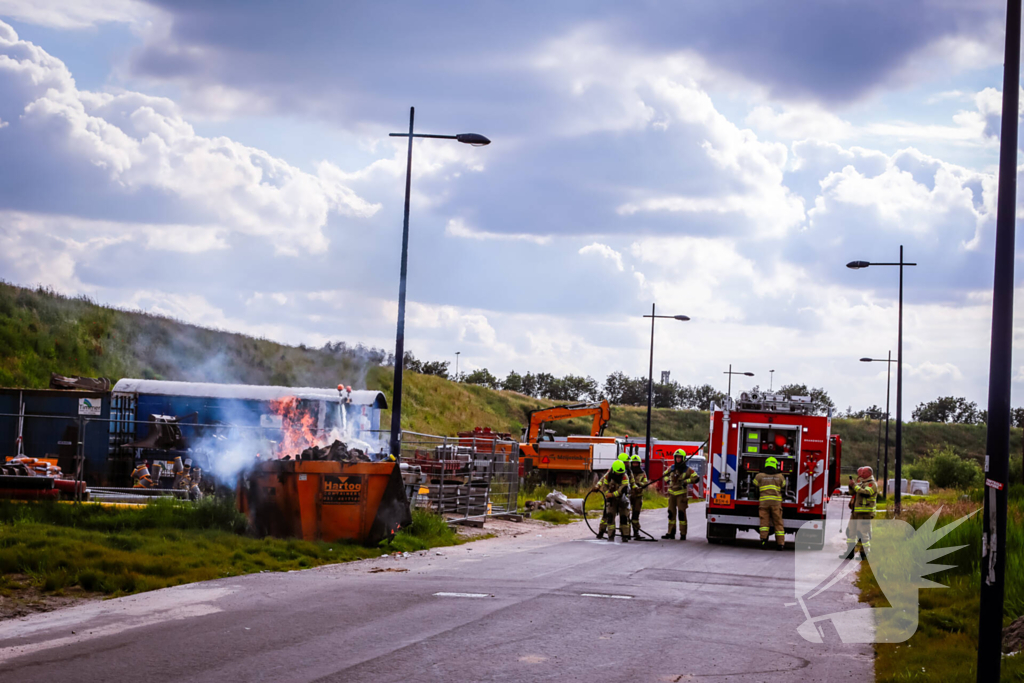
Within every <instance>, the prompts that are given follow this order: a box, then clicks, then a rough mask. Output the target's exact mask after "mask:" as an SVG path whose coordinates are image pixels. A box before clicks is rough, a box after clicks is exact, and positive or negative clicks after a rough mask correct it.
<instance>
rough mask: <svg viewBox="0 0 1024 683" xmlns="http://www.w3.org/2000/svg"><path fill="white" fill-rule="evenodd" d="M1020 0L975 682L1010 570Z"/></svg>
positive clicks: (995, 295) (995, 653)
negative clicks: (1008, 514)
mask: <svg viewBox="0 0 1024 683" xmlns="http://www.w3.org/2000/svg"><path fill="white" fill-rule="evenodd" d="M1020 13H1021V0H1007V3H1006V45H1005V49H1006V53H1005V56H1004V57H1003V118H1002V122H1001V130H1000V139H999V194H998V196H997V198H996V250H995V264H996V266H995V276H994V278H993V285H992V351H991V354H992V355H991V356H990V359H989V370H988V435H987V439H986V441H987V443H986V450H985V452H986V455H985V488H984V492H985V511H984V517H983V518H982V532H981V610H980V613H979V615H978V683H988V682H989V681H998V680H999V669H1000V667H1001V665H1002V657H1003V653H1002V649H1003V599H1004V594H1003V576H1004V573H1005V571H1006V489H1007V486H1008V485H1009V481H1008V479H1009V477H1008V474H1009V468H1010V377H1011V375H1012V374H1013V259H1014V230H1015V227H1016V226H1015V218H1016V216H1015V213H1016V210H1017V116H1018V113H1017V112H1018V107H1019V104H1020V103H1019V100H1020V97H1019V91H1020Z"/></svg>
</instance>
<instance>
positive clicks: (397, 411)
mask: <svg viewBox="0 0 1024 683" xmlns="http://www.w3.org/2000/svg"><path fill="white" fill-rule="evenodd" d="M415 117H416V107H409V132H408V133H391V134H390V137H393V138H405V137H407V138H409V154H408V156H407V159H406V166H405V220H404V221H403V223H402V268H401V274H400V275H399V279H398V333H397V334H396V336H395V386H394V394H393V396H392V397H391V454H392V455H394V456H395V457H396V458H397V457H398V456H400V455H401V454H402V443H401V440H402V369H403V367H404V366H405V281H406V276H407V275H408V270H409V268H408V266H409V195H410V191H411V189H412V141H413V138H440V139H444V140H458V141H459V142H464V143H466V144H467V145H473V146H474V147H482V146H483V145H489V144H490V143H491V141H490V140H488V139H487V138H485V137H484V136H483V135H478V134H476V133H460V134H459V135H425V134H423V133H413V121H414V119H415Z"/></svg>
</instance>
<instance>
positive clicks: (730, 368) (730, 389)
mask: <svg viewBox="0 0 1024 683" xmlns="http://www.w3.org/2000/svg"><path fill="white" fill-rule="evenodd" d="M722 374H724V375H729V388H728V389H727V390H726V392H725V393H726V395H727V396H728V402H729V403H732V376H733V375H743V376H744V377H753V376H754V373H752V372H733V371H732V363H729V370H728V371H727V372H724V373H722ZM730 408H731V406H728V405H727V406H726V410H728V409H730Z"/></svg>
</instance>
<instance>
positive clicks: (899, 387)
mask: <svg viewBox="0 0 1024 683" xmlns="http://www.w3.org/2000/svg"><path fill="white" fill-rule="evenodd" d="M916 265H917V264H916V263H907V262H905V261H904V260H903V245H902V244H901V245H900V260H899V263H871V262H868V261H850V262H849V263H847V264H846V267H847V268H852V269H854V270H860V269H861V268H867V267H868V266H899V269H900V298H899V313H898V318H899V322H898V326H897V332H896V473H895V480H894V482H893V488H894V489H895V491H894V494H895V496H894V503H893V509H894V510H895V513H896V516H897V517H898V516H899V515H900V512H901V511H902V506H903V504H902V496H901V495H900V494H901V493H902V491H901V487H900V484H901V483H902V481H903V267H904V266H916Z"/></svg>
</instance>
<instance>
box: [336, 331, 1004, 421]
mask: <svg viewBox="0 0 1024 683" xmlns="http://www.w3.org/2000/svg"><path fill="white" fill-rule="evenodd" d="M323 350H324V351H326V352H328V353H332V354H335V355H341V354H347V355H350V356H354V357H357V358H359V359H360V360H362V361H364V362H366V363H371V364H375V365H383V366H394V364H395V356H394V354H392V353H388V352H386V351H385V350H384V349H377V348H373V347H365V346H363V345H362V344H357V345H355V346H348V345H346V344H345V342H335V343H334V344H332V343H331V342H328V343H327V344H326V345H325V346H324V349H323ZM450 367H451V363H450V362H449V361H424V360H420V359H418V358H416V356H415V355H413V353H412V352H411V351H406V352H405V369H406V370H409V371H410V372H418V373H420V374H421V375H435V376H438V377H444V378H445V379H449V380H452V381H455V382H464V383H466V384H477V385H480V386H485V387H488V388H489V389H502V390H505V391H515V392H518V393H520V394H524V395H526V396H531V397H533V398H546V399H550V400H552V401H572V402H581V401H599V400H602V399H607V400H608V402H609V403H612V404H614V405H624V406H645V405H647V378H646V377H630V376H628V375H627V374H626V373H624V372H613V373H611V374H609V375H608V376H607V377H606V378H605V380H604V383H603V384H598V382H597V380H595V379H594V378H593V377H589V376H587V377H583V376H581V375H572V374H569V375H566V376H564V377H556V376H554V375H552V374H550V373H547V372H538V373H536V374H535V373H532V372H526V373H523V374H520V373H518V372H516V371H515V370H513V371H511V372H509V373H508V375H506V376H505V378H504V379H501V378H499V377H495V376H494V375H493V374H491V372H490V371H489V370H488V369H487V368H481V369H479V370H473V371H472V372H468V373H459V376H458V377H455V376H454V373H450V372H449V368H450ZM747 391H748V392H749V393H760V392H761V388H760V387H759V386H755V387H753V388H752V389H748V390H747ZM773 393H778V394H782V395H784V396H786V397H787V398H791V397H793V396H809V397H810V398H811V403H812V405H813V406H814V409H815V411H816V412H819V413H825V412H826V411H827V410H828V409H829V408H832V409H833V410H835V403H834V402H833V401H832V399H831V398H830V397H829V395H828V393H827V392H826V391H825V390H824V389H822V388H819V387H808V386H807V385H806V384H786V385H783V386H782V387H780V388H779V389H776V390H773ZM652 398H653V401H652V402H653V404H654V407H656V408H682V409H686V410H705V411H706V410H710V409H711V404H712V403H714V404H716V405H719V406H720V405H722V404H723V403H724V402H725V393H724V392H722V391H719V390H717V389H715V388H714V387H713V386H712V385H710V384H700V385H697V384H694V385H685V384H679V383H678V382H666V383H661V382H659V383H656V384H655V385H654V394H653V397H652ZM835 416H836V417H840V418H847V419H861V420H881V419H883V418H884V417H885V410H884V409H883V408H882V407H881V406H878V405H872V406H870V407H868V408H864V409H862V410H854V409H853V407H852V406H850V407H847V409H846V410H845V411H842V410H840V411H836V412H835ZM911 419H912V420H913V421H915V422H945V423H948V424H986V423H987V422H988V411H987V410H984V409H981V408H979V407H978V404H977V403H976V402H975V401H969V400H967V399H966V398H965V397H963V396H940V397H938V398H936V399H934V400H931V401H924V402H922V403H919V404H918V405H917V407H916V408H914V410H913V412H912V413H911ZM1011 420H1012V424H1013V426H1014V427H1024V407H1022V408H1014V409H1013V412H1012V414H1011Z"/></svg>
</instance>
